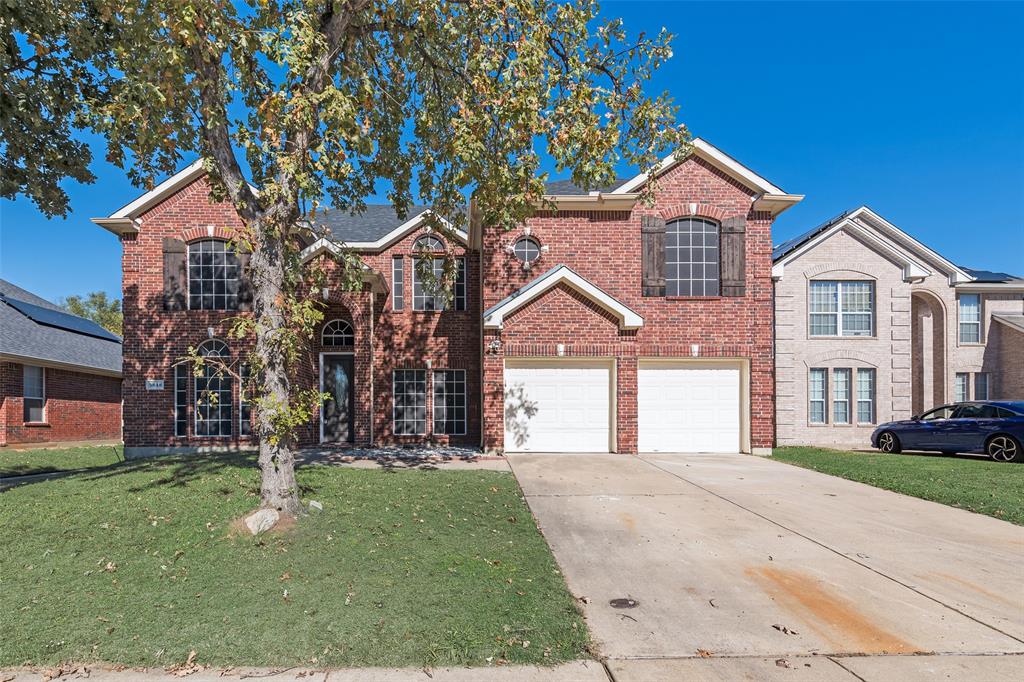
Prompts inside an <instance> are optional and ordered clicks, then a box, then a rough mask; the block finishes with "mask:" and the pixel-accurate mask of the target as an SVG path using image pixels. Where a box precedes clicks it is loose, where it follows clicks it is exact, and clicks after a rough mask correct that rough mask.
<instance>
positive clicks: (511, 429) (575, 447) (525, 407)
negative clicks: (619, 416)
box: [505, 361, 611, 452]
mask: <svg viewBox="0 0 1024 682" xmlns="http://www.w3.org/2000/svg"><path fill="white" fill-rule="evenodd" d="M610 390H611V370H610V368H609V366H608V365H607V364H604V365H598V364H595V363H589V364H568V363H567V364H565V365H561V366H557V367H555V366H550V365H547V366H545V365H543V364H536V363H530V362H519V363H517V362H515V361H507V362H506V363H505V450H506V451H507V452H608V451H609V443H610V435H611V432H610V427H609V424H610V423H611V420H610V415H611V412H610V405H611V400H610V397H609V396H610Z"/></svg>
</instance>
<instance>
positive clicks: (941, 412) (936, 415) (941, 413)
mask: <svg viewBox="0 0 1024 682" xmlns="http://www.w3.org/2000/svg"><path fill="white" fill-rule="evenodd" d="M952 414H953V408H952V407H937V408H935V409H934V410H932V411H931V412H925V413H924V414H922V415H921V419H922V420H924V421H933V420H935V419H949V418H950V416H951V415H952Z"/></svg>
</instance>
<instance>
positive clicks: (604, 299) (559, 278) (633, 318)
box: [484, 265, 644, 329]
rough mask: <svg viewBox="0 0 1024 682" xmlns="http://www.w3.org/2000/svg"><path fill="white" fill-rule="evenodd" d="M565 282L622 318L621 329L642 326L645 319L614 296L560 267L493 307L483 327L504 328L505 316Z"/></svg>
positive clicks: (566, 267)
mask: <svg viewBox="0 0 1024 682" xmlns="http://www.w3.org/2000/svg"><path fill="white" fill-rule="evenodd" d="M563 282H564V283H565V284H567V285H568V286H570V287H572V288H573V289H575V290H576V291H578V292H580V293H581V294H583V295H584V296H586V297H587V298H589V299H590V300H592V301H594V302H595V303H597V304H598V305H600V306H601V307H602V308H604V309H605V310H607V311H608V312H610V313H612V314H613V315H615V316H616V317H617V318H618V319H619V326H620V327H621V328H622V329H638V328H640V327H642V326H643V324H644V318H642V317H640V315H638V314H637V313H635V312H634V311H633V310H632V309H630V308H628V307H627V306H626V305H624V304H623V303H621V302H620V301H619V300H618V299H616V298H615V297H613V296H611V295H609V294H607V293H605V292H604V291H603V290H601V289H600V288H599V287H597V286H596V285H594V284H593V283H591V282H590V281H589V280H587V279H585V278H583V277H582V276H581V275H579V274H577V273H576V272H575V271H573V270H572V269H571V268H569V267H568V266H566V265H559V266H557V267H554V268H552V269H550V270H548V271H547V272H546V273H544V274H543V275H541V276H540V277H538V278H537V279H535V280H533V281H532V282H530V283H529V284H527V285H526V286H524V287H523V288H522V289H520V290H519V291H517V292H515V293H513V294H512V295H510V296H507V297H506V298H505V299H503V300H502V301H499V302H498V303H497V304H495V305H494V306H493V307H491V308H489V309H487V310H485V311H484V327H486V328H488V329H494V328H501V326H502V324H503V322H504V318H505V315H508V314H509V313H511V312H513V311H515V310H518V309H519V308H521V307H523V306H524V305H526V304H527V303H529V302H530V301H532V300H534V299H536V298H537V297H538V296H540V295H541V294H543V293H544V292H546V291H548V290H550V289H551V288H553V287H555V286H557V285H558V284H560V283H563Z"/></svg>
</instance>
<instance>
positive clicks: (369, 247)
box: [302, 210, 469, 262]
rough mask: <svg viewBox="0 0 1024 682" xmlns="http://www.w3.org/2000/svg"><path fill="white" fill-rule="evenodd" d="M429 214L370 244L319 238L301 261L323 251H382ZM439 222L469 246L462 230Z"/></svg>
mask: <svg viewBox="0 0 1024 682" xmlns="http://www.w3.org/2000/svg"><path fill="white" fill-rule="evenodd" d="M429 213H430V211H429V210H427V211H423V212H422V213H420V214H419V215H416V216H414V217H412V218H410V219H409V220H406V221H405V222H404V223H402V224H401V225H399V226H398V227H396V228H395V229H393V230H391V231H390V232H388V233H387V234H386V235H384V236H383V237H381V238H380V239H378V240H376V241H372V242H340V241H337V240H335V239H330V238H329V237H321V238H320V239H318V240H316V241H315V242H313V243H312V244H310V245H309V246H307V247H306V248H305V249H303V250H302V261H303V262H306V261H308V260H309V259H310V258H313V257H314V256H318V255H320V254H321V253H324V252H325V250H330V252H331V253H333V254H334V255H338V254H340V253H341V251H342V250H343V249H349V250H352V251H382V250H383V249H385V248H387V247H388V246H390V245H391V244H393V243H394V242H396V241H398V240H399V239H401V238H402V237H404V236H405V235H407V234H408V233H410V232H412V231H413V230H415V229H417V228H418V227H419V226H420V224H421V223H422V222H423V220H424V218H426V217H427V215H428V214H429ZM439 220H440V221H441V222H442V223H444V225H445V227H447V228H448V229H449V230H451V232H452V234H454V235H455V238H456V239H458V240H459V241H460V242H462V244H463V246H469V235H468V234H466V233H465V232H464V231H462V230H456V229H453V228H452V226H451V223H449V222H448V221H447V220H445V219H444V218H439Z"/></svg>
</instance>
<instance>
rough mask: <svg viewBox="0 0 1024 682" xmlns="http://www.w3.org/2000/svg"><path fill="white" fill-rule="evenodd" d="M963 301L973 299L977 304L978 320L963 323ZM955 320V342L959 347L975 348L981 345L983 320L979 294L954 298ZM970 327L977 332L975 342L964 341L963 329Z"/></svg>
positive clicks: (961, 295)
mask: <svg viewBox="0 0 1024 682" xmlns="http://www.w3.org/2000/svg"><path fill="white" fill-rule="evenodd" d="M964 299H974V300H976V301H977V302H978V305H977V310H978V319H977V320H967V321H964ZM956 319H957V337H956V338H957V340H958V341H959V343H960V344H961V345H969V346H976V345H979V344H981V343H982V336H981V333H982V328H981V321H982V319H984V315H983V310H982V301H981V294H960V295H959V296H957V298H956ZM965 326H971V327H975V328H976V329H977V331H978V338H977V340H976V341H965V340H964V327H965Z"/></svg>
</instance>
